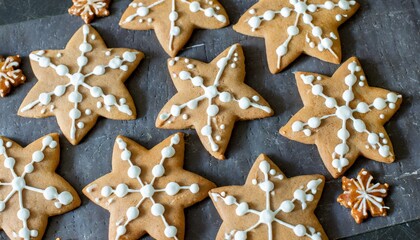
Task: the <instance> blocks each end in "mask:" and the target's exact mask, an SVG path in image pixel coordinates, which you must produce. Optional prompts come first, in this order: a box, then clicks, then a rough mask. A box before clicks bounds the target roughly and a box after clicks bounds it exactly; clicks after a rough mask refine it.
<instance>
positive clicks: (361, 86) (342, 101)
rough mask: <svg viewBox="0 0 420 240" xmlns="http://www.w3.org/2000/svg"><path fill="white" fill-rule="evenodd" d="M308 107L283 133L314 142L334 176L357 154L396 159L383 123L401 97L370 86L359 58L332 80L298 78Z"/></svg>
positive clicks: (302, 74) (388, 160)
mask: <svg viewBox="0 0 420 240" xmlns="http://www.w3.org/2000/svg"><path fill="white" fill-rule="evenodd" d="M295 77H296V81H297V85H298V89H299V94H300V96H301V98H302V101H303V104H304V107H303V108H302V109H301V110H300V111H299V112H298V113H296V114H295V115H294V116H293V117H292V118H291V119H290V120H289V122H288V123H287V124H286V125H285V126H284V127H282V128H281V129H280V133H281V134H282V135H283V136H285V137H287V138H289V139H292V140H295V141H298V142H302V143H305V144H316V145H317V147H318V151H319V153H320V155H321V158H322V160H323V162H324V165H325V166H326V167H327V169H328V171H329V172H330V173H331V175H332V176H333V177H334V178H337V177H339V176H341V175H343V174H344V172H345V171H346V170H347V169H348V168H350V167H351V165H352V164H353V163H354V162H355V161H356V159H357V157H358V156H359V155H363V156H365V157H367V158H370V159H373V160H375V161H379V162H385V163H391V162H393V161H394V159H395V157H394V150H393V148H392V144H391V140H390V139H389V137H388V135H387V133H386V131H385V129H384V127H383V125H384V124H385V123H386V122H387V121H388V120H389V119H390V118H391V117H392V116H393V115H394V114H395V112H396V111H397V110H398V108H399V106H400V104H401V95H398V94H396V93H393V92H390V91H388V90H385V89H381V88H375V87H370V86H369V85H368V83H367V81H366V77H365V74H364V72H363V69H362V67H361V65H360V62H359V61H358V60H357V58H355V57H353V58H350V59H348V60H347V61H346V62H345V63H343V65H341V67H340V68H339V69H338V70H337V71H336V72H335V73H334V75H333V76H332V77H327V76H323V75H320V74H315V73H305V72H297V73H296V74H295Z"/></svg>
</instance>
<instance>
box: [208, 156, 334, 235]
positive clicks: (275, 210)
mask: <svg viewBox="0 0 420 240" xmlns="http://www.w3.org/2000/svg"><path fill="white" fill-rule="evenodd" d="M324 183H325V179H324V176H322V175H305V176H298V177H292V178H286V176H285V175H284V174H283V173H282V172H281V171H280V169H279V168H278V167H277V166H276V165H275V164H274V163H273V162H272V161H271V160H270V159H269V158H268V157H267V156H265V155H264V154H261V155H260V156H259V157H258V158H257V160H256V161H255V163H254V165H253V166H252V168H251V170H250V171H249V174H248V178H247V180H246V183H245V185H243V186H227V187H220V188H215V189H213V190H211V191H210V193H209V194H210V197H211V199H212V200H213V203H214V205H215V206H216V209H217V211H218V212H219V214H220V216H221V218H222V220H223V223H222V226H221V227H220V230H219V233H218V234H217V237H216V240H260V239H268V240H274V239H276V240H289V239H312V240H321V239H328V237H327V235H326V234H325V232H324V230H323V228H322V226H321V224H320V223H319V222H318V219H317V218H316V216H315V214H314V210H315V208H316V206H317V204H318V201H319V199H320V197H321V193H322V189H323V188H324Z"/></svg>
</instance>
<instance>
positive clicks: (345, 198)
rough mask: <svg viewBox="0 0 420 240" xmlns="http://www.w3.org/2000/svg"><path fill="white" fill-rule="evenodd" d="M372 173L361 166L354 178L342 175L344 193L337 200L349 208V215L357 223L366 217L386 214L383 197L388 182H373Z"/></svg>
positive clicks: (385, 193)
mask: <svg viewBox="0 0 420 240" xmlns="http://www.w3.org/2000/svg"><path fill="white" fill-rule="evenodd" d="M372 180H373V177H372V175H371V174H370V173H369V172H368V171H366V170H365V169H363V168H362V170H360V172H359V174H357V177H356V179H354V178H351V179H349V178H346V177H343V180H342V187H343V191H344V193H343V194H341V195H340V196H338V198H337V202H339V203H340V204H341V205H342V206H344V207H346V208H351V216H352V217H353V218H354V220H355V221H356V222H357V223H359V224H360V223H362V222H363V220H365V219H366V218H367V217H368V211H369V212H370V215H372V217H378V216H386V214H387V212H386V210H387V209H389V207H387V206H385V203H384V198H385V197H386V196H387V195H388V187H389V186H388V184H387V183H385V184H380V183H373V182H372Z"/></svg>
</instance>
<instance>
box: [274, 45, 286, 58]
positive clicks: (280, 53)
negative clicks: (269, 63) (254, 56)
mask: <svg viewBox="0 0 420 240" xmlns="http://www.w3.org/2000/svg"><path fill="white" fill-rule="evenodd" d="M286 53H287V47H286V46H284V45H280V46H279V47H278V48H277V49H276V54H277V55H278V56H280V57H282V56H284V55H286Z"/></svg>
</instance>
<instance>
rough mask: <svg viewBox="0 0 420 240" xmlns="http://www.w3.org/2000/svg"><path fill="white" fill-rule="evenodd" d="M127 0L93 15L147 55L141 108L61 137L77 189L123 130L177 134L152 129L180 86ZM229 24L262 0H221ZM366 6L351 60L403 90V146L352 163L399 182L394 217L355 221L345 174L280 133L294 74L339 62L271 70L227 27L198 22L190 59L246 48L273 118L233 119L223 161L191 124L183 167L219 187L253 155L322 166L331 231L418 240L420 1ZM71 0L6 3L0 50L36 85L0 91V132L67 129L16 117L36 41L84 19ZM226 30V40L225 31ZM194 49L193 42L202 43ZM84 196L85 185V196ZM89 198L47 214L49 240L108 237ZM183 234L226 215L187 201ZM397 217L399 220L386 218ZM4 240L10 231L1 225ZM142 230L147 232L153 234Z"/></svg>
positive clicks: (209, 232)
mask: <svg viewBox="0 0 420 240" xmlns="http://www.w3.org/2000/svg"><path fill="white" fill-rule="evenodd" d="M129 2H130V1H128V0H120V1H113V4H112V7H111V12H112V15H111V16H110V17H107V18H103V19H97V20H96V21H95V22H94V23H93V26H94V27H95V28H96V29H97V30H98V31H99V33H100V34H101V35H102V36H103V38H104V39H105V41H106V42H107V44H108V46H109V47H129V48H135V49H139V50H141V51H143V52H144V53H145V54H146V59H145V60H144V61H143V62H141V63H140V66H139V67H138V69H137V70H136V71H135V72H134V73H133V75H132V76H131V77H130V78H129V80H128V81H127V86H128V88H129V90H130V92H131V93H132V95H133V97H134V99H135V103H136V106H137V109H138V113H139V118H138V119H137V120H135V121H112V120H107V119H101V120H99V122H98V123H97V125H96V127H95V128H93V130H92V131H91V132H90V133H89V134H88V135H87V137H85V139H84V140H83V141H82V143H81V144H79V145H78V146H75V147H74V146H72V145H71V144H69V143H68V142H67V140H66V139H65V138H64V137H61V138H60V140H61V149H62V158H61V159H62V160H61V164H60V166H59V168H58V173H59V174H61V175H62V176H63V177H64V178H65V179H67V180H68V181H69V182H70V183H71V184H72V185H73V186H74V187H75V188H76V189H77V191H78V192H79V193H80V194H81V189H82V188H83V187H84V186H85V185H86V184H88V183H90V182H91V181H93V180H95V179H96V178H98V177H100V176H102V175H104V174H106V173H108V172H109V171H110V170H111V149H112V146H113V142H114V139H115V137H116V136H117V135H118V134H123V135H125V136H127V137H130V138H132V139H134V140H136V141H138V142H139V143H141V144H143V145H144V146H146V147H148V148H150V147H152V146H154V145H155V144H157V143H159V142H160V141H161V140H163V139H164V138H166V137H167V136H169V135H170V134H171V133H173V132H174V131H168V130H161V129H156V128H155V127H154V122H155V118H156V117H157V114H158V112H159V110H160V108H161V107H162V106H163V105H164V104H165V103H166V101H167V100H168V99H169V98H170V97H171V96H172V95H174V93H175V88H174V87H173V84H172V82H171V80H170V77H169V75H168V73H167V71H163V70H162V66H165V63H166V59H167V55H166V54H165V53H164V51H163V50H162V49H161V48H160V46H159V45H158V43H157V40H156V37H155V35H154V33H153V32H152V31H147V32H145V31H127V30H124V29H121V28H120V27H119V26H118V21H119V18H120V16H121V15H122V12H123V11H124V9H125V8H126V7H127V5H128V4H129ZM221 2H222V4H224V6H225V7H226V9H227V11H228V13H229V15H230V19H231V22H233V23H235V22H237V20H238V19H239V16H240V14H241V13H243V12H244V11H246V10H247V9H248V8H249V7H250V6H251V5H253V4H254V3H255V2H256V0H252V1H241V0H221ZM359 2H360V3H361V5H362V6H361V8H360V10H359V11H358V13H357V14H356V15H355V16H354V17H353V18H352V19H350V20H349V21H348V22H347V23H345V24H344V25H343V26H342V27H341V29H340V35H341V39H342V44H343V60H345V59H346V58H349V57H351V56H353V55H355V56H357V57H359V58H360V60H361V62H362V66H363V68H364V70H365V73H366V76H367V79H368V82H369V84H370V85H372V86H377V87H383V88H386V89H390V90H393V91H396V92H399V93H401V94H402V95H403V105H402V107H401V109H400V110H399V111H398V112H397V114H396V115H395V116H394V117H393V118H392V119H391V121H390V122H389V123H388V124H387V125H386V129H387V131H388V133H389V135H390V137H391V140H392V142H393V144H394V148H395V151H396V156H397V160H396V162H395V163H393V164H390V165H386V164H381V163H377V162H374V161H370V160H367V159H364V158H360V159H358V161H357V162H356V163H355V164H354V166H353V167H352V168H351V169H350V170H349V171H348V172H347V174H346V175H347V176H350V177H354V176H355V175H356V174H357V172H358V171H359V169H360V168H362V167H365V168H367V169H369V170H371V171H372V172H373V174H374V176H375V177H376V179H377V180H378V181H380V182H388V183H389V184H390V185H391V191H390V196H389V197H388V198H387V199H386V204H387V205H388V206H390V207H391V210H390V212H389V216H388V217H385V218H374V219H369V220H368V221H366V222H365V223H363V224H362V225H357V224H355V223H354V221H353V219H352V218H351V217H350V215H349V211H348V210H347V209H344V208H342V207H340V206H339V204H338V203H336V202H335V199H336V197H337V196H338V194H339V193H340V185H341V180H334V179H332V178H331V177H330V176H329V174H328V172H327V171H326V169H325V168H324V166H323V165H322V162H321V159H320V157H319V154H318V152H317V149H316V147H315V146H313V145H312V146H311V145H303V144H300V143H297V142H293V141H290V140H288V139H286V138H283V137H281V136H280V135H279V134H278V133H277V131H278V128H280V127H281V126H282V125H283V124H285V123H286V122H287V121H288V119H289V118H290V117H291V116H292V115H293V114H294V113H295V112H297V111H298V110H299V109H300V108H301V107H302V103H301V100H300V97H299V96H298V94H297V89H296V84H295V80H294V78H293V74H292V72H294V71H297V70H303V71H313V72H319V73H322V74H327V75H331V74H332V73H333V72H334V71H335V70H336V69H337V68H338V65H334V64H328V63H324V62H321V61H319V60H317V59H314V58H310V57H307V56H302V57H300V58H299V59H298V60H297V61H296V62H295V63H293V64H292V65H291V66H290V67H289V68H288V69H286V70H285V71H284V72H283V73H280V74H277V75H271V74H270V73H269V72H268V68H267V64H266V59H265V53H264V52H265V46H264V41H263V40H262V39H257V38H252V37H247V36H243V35H240V34H237V33H235V32H234V31H233V30H232V29H231V27H227V28H225V29H221V30H216V31H196V32H195V34H194V36H193V37H192V38H191V40H190V42H189V43H188V44H187V47H186V49H185V50H184V51H182V52H181V53H180V55H182V56H186V57H189V58H196V59H199V60H202V61H211V60H212V59H213V58H214V57H216V56H217V55H218V54H219V53H220V52H221V51H223V50H224V49H225V48H227V47H229V46H230V45H232V44H233V43H237V42H239V43H240V44H242V45H243V47H244V50H245V54H246V64H247V76H246V82H247V83H248V84H249V85H250V86H252V87H253V88H255V89H256V90H257V91H258V92H259V93H261V95H262V96H264V97H265V99H267V100H268V102H269V103H270V104H271V106H272V107H273V108H274V110H275V113H276V114H275V116H274V117H272V118H269V119H264V120H260V121H251V122H240V123H237V125H236V128H235V129H234V131H233V136H232V139H231V143H230V146H229V148H228V151H227V153H226V154H227V158H228V159H227V160H226V161H217V160H215V159H214V158H212V157H210V155H209V154H208V153H207V152H206V151H205V150H204V148H203V146H202V145H201V143H200V142H199V140H198V137H197V134H196V133H195V132H194V131H191V130H187V131H185V132H187V133H188V134H189V135H188V136H187V138H186V142H187V149H186V159H185V168H186V169H188V170H190V171H193V172H196V173H198V174H201V175H202V176H204V177H206V178H208V179H210V180H212V181H214V182H215V183H217V184H218V185H219V186H222V185H232V184H242V183H243V182H244V181H245V178H246V175H247V173H248V171H249V169H250V167H251V165H252V163H253V161H254V160H255V159H256V157H257V156H258V155H259V154H260V153H266V154H268V155H269V156H270V157H271V158H272V159H273V160H274V161H275V162H276V163H277V164H278V165H279V166H280V168H281V169H282V170H283V171H284V172H285V173H286V175H287V176H296V175H303V174H314V173H321V174H324V175H326V176H327V184H326V187H325V189H324V194H323V196H322V199H321V202H320V204H319V207H318V209H317V211H316V214H317V216H318V217H319V220H320V221H321V223H322V224H323V226H324V228H325V230H326V232H327V234H328V235H329V237H330V238H332V239H334V238H339V237H346V236H354V235H356V234H360V233H364V232H368V231H372V230H376V229H380V228H384V227H387V228H385V229H382V230H377V231H374V232H371V233H365V234H362V235H359V236H354V237H351V238H348V239H419V238H420V234H419V232H420V226H419V225H420V224H419V220H417V221H412V222H409V223H405V224H401V223H404V222H408V221H410V220H415V219H418V218H419V217H420V204H419V203H420V201H419V199H420V193H419V192H420V191H419V179H420V176H419V171H420V160H419V159H420V147H419V142H418V141H419V139H420V127H419V125H420V103H419V98H420V87H419V83H420V67H419V66H420V65H419V64H420V60H419V57H418V54H419V53H420V1H419V0H401V1H395V0H382V1H378V0H370V1H367V0H359ZM70 5H71V1H70V0H66V1H46V0H30V1H29V0H27V1H23V0H0V25H1V26H0V54H1V55H12V54H20V55H22V56H23V66H24V71H25V73H26V74H27V76H28V83H26V84H25V85H23V86H22V87H19V88H18V89H16V90H15V91H13V93H12V94H11V95H10V96H9V97H7V98H5V99H0V113H1V114H0V135H5V136H8V137H10V138H13V139H15V140H16V141H18V142H19V143H21V144H22V145H26V144H29V143H30V142H32V141H34V140H35V139H37V138H39V137H41V136H43V135H45V134H48V133H50V132H60V130H59V128H58V126H57V124H56V120H55V118H48V119H38V120H37V119H27V118H20V117H18V116H17V115H16V112H17V109H18V107H19V105H20V103H21V101H22V100H23V98H24V96H25V94H26V93H27V92H28V91H29V90H30V88H31V87H32V86H33V85H34V84H35V83H36V79H35V78H34V76H33V73H32V71H31V69H30V67H29V60H28V57H27V56H28V54H29V53H30V52H31V51H32V50H35V49H61V48H64V46H65V44H66V43H67V41H68V39H69V38H70V37H71V36H72V35H73V33H74V32H75V31H76V30H77V29H78V28H79V27H80V26H81V25H82V21H81V19H80V18H77V17H72V16H69V15H68V14H67V13H66V11H67V8H68V6H70ZM226 36H229V37H226ZM194 46H195V47H194ZM81 196H82V194H81ZM82 199H83V203H82V206H81V207H80V208H78V209H76V210H75V211H73V212H70V213H68V214H65V215H62V216H57V217H53V218H50V222H49V226H48V229H47V232H46V234H45V239H54V238H55V237H61V238H62V239H106V236H107V229H108V216H109V215H108V213H107V212H106V211H105V210H104V209H102V208H100V207H98V206H96V205H95V204H93V203H92V202H89V201H88V200H87V198H86V197H84V196H82ZM186 219H187V220H186V228H187V233H186V239H187V240H188V239H194V240H195V239H203V240H207V239H214V237H215V235H216V233H217V230H218V227H219V225H220V224H221V220H220V218H219V216H218V214H217V212H216V210H215V208H214V207H213V205H212V204H211V202H210V200H209V199H207V200H205V201H203V202H201V203H199V204H197V205H195V206H193V207H191V208H189V209H187V210H186ZM396 224H400V225H397V226H394V227H390V226H393V225H396ZM0 237H1V238H2V239H7V237H6V236H5V235H4V233H1V235H0ZM145 239H149V238H148V237H146V238H145Z"/></svg>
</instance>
